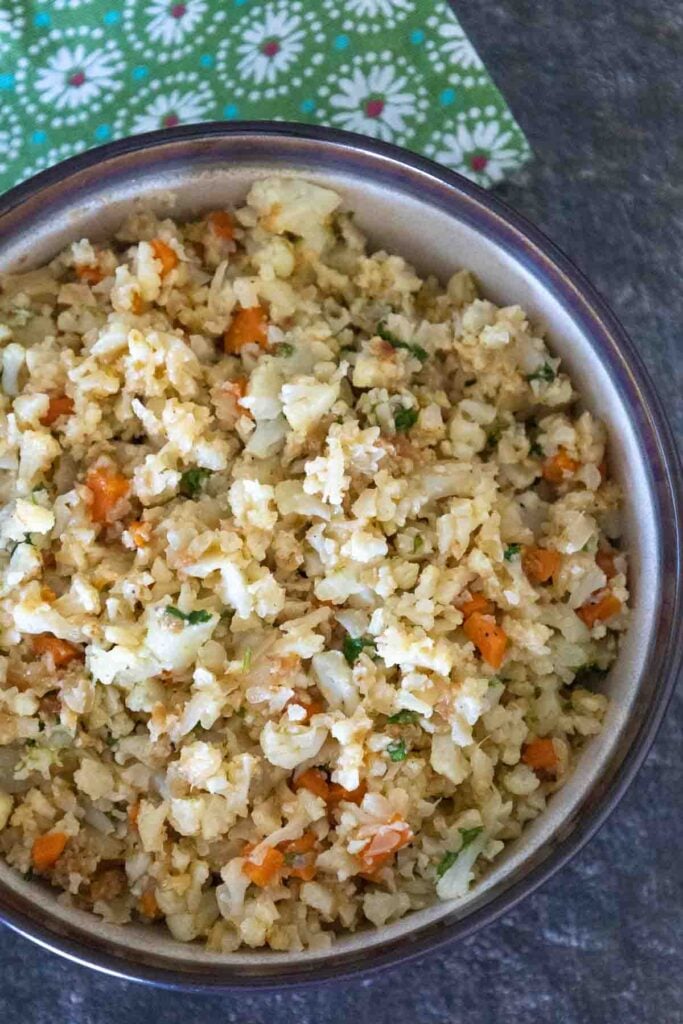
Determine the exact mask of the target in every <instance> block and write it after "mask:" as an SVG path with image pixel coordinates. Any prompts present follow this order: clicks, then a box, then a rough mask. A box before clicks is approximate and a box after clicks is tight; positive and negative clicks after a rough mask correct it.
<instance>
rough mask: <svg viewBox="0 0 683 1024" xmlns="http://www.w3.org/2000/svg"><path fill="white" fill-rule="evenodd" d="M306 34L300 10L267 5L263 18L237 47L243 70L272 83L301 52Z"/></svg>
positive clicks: (249, 29)
mask: <svg viewBox="0 0 683 1024" xmlns="http://www.w3.org/2000/svg"><path fill="white" fill-rule="evenodd" d="M304 35H305V33H304V30H303V28H302V25H301V18H300V17H299V15H298V14H294V13H291V12H290V11H289V10H288V9H287V7H285V6H283V7H273V6H268V7H266V8H265V10H264V17H263V20H262V21H261V22H259V23H257V24H252V25H250V27H249V28H247V29H245V30H244V32H243V35H242V40H243V41H242V42H241V43H239V45H238V46H237V47H236V49H237V54H238V63H237V66H238V69H239V71H240V73H241V74H242V75H243V76H244V77H246V78H249V79H251V80H252V81H253V82H255V83H256V85H262V84H272V83H273V82H275V81H276V79H277V78H278V76H279V75H281V74H282V73H283V72H285V71H287V70H288V69H289V68H290V66H291V65H292V64H293V63H294V61H295V60H296V59H297V57H298V56H299V55H300V54H301V51H302V50H303V45H304Z"/></svg>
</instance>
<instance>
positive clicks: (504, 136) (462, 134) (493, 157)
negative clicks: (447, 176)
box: [427, 121, 519, 186]
mask: <svg viewBox="0 0 683 1024" xmlns="http://www.w3.org/2000/svg"><path fill="white" fill-rule="evenodd" d="M439 134H440V135H441V133H439ZM513 141H514V140H513V134H512V132H511V131H509V130H507V129H505V128H503V127H502V126H501V125H500V123H499V122H498V121H483V122H480V123H479V124H475V125H474V126H473V127H469V128H468V127H467V126H466V125H465V124H459V125H457V126H456V127H455V129H454V130H453V131H452V132H445V133H444V134H443V135H442V136H441V138H440V141H439V142H437V143H436V144H435V145H431V146H429V147H427V152H428V153H429V154H430V155H432V156H433V157H434V159H436V160H438V161H439V162H440V163H442V164H446V165H447V166H449V167H453V168H454V169H455V170H457V171H460V173H461V174H464V175H465V176H466V177H468V178H471V179H472V180H473V181H476V182H477V183H478V184H480V185H484V186H490V185H493V184H495V182H497V181H500V180H501V179H502V178H503V176H504V174H505V172H506V171H507V170H509V169H510V168H512V167H515V166H516V165H517V163H518V161H519V153H518V151H517V150H516V149H515V148H514V145H511V143H513Z"/></svg>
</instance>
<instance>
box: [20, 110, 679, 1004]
mask: <svg viewBox="0 0 683 1024" xmlns="http://www.w3.org/2000/svg"><path fill="white" fill-rule="evenodd" d="M240 137H242V139H243V140H244V139H246V140H252V141H254V142H255V141H256V140H257V139H264V138H265V139H268V140H272V142H273V145H275V144H276V140H280V143H281V144H283V145H284V144H287V145H289V146H290V147H291V146H296V143H297V141H299V142H301V143H305V144H311V143H313V144H317V145H319V146H320V147H321V149H320V153H321V155H324V156H325V158H326V159H328V161H329V162H332V163H335V162H336V163H337V164H341V165H346V164H348V163H350V162H351V163H352V162H353V159H354V158H356V159H358V160H362V159H363V158H365V159H366V160H377V158H379V160H380V161H383V162H384V163H385V166H384V167H383V168H382V177H383V178H386V180H387V182H388V183H390V182H391V180H392V179H394V180H396V181H399V180H400V182H401V185H402V186H403V187H404V188H405V186H406V182H408V183H410V180H411V176H412V177H413V178H414V179H415V185H416V187H417V186H418V185H419V188H421V189H424V183H425V179H424V176H425V175H426V176H427V177H428V178H429V179H430V181H431V182H432V183H433V186H434V189H435V191H440V202H438V203H437V205H440V206H442V207H444V208H447V205H448V204H447V198H444V197H447V196H448V195H449V194H450V197H451V200H453V199H454V198H455V197H457V199H458V201H459V203H460V204H461V206H460V208H459V209H458V215H459V216H464V218H465V219H466V220H468V222H469V223H471V224H472V225H474V226H475V227H478V228H479V230H481V231H483V232H484V233H485V234H487V235H488V236H489V237H492V238H494V239H495V240H496V241H497V242H498V244H499V245H500V246H502V248H503V249H504V250H506V251H507V252H508V253H511V254H512V255H513V256H514V257H515V259H516V260H518V261H519V262H521V263H522V264H524V265H525V266H526V267H528V268H530V269H531V270H532V272H533V274H534V276H535V277H536V278H537V279H539V280H541V281H542V282H543V284H544V285H545V286H546V287H547V288H548V289H549V290H550V291H551V292H552V293H553V294H554V295H555V296H556V297H557V298H558V299H559V300H560V301H561V302H562V304H563V305H564V307H565V308H566V309H568V310H569V311H570V313H571V315H572V316H573V318H574V320H575V321H577V322H579V323H580V324H581V326H582V327H583V329H584V331H585V332H586V333H587V335H588V336H590V337H591V339H592V343H593V347H594V348H595V350H596V351H598V352H599V353H600V355H601V357H602V359H603V362H604V363H605V364H606V365H607V366H608V368H609V370H610V371H611V374H612V376H613V377H614V378H615V380H616V381H617V382H618V384H619V387H620V389H621V391H622V393H623V395H624V400H625V404H626V405H628V406H629V408H630V412H631V415H632V417H633V418H634V419H635V420H636V421H637V426H638V429H639V439H640V442H641V445H642V447H643V450H644V452H645V453H646V455H647V460H648V463H649V467H650V486H651V489H652V493H653V497H654V500H655V502H656V505H657V506H658V509H659V512H660V518H659V538H658V539H659V555H658V557H659V559H660V564H663V561H664V558H665V559H666V565H667V572H666V574H662V587H661V594H660V602H659V612H658V618H657V623H656V627H655V630H654V634H653V644H652V647H653V650H652V654H651V661H650V664H649V665H648V670H650V671H651V672H652V673H653V678H654V683H653V684H652V685H653V687H654V688H653V692H652V694H651V696H650V699H649V701H648V702H647V703H646V704H645V706H640V705H639V706H638V707H637V709H636V711H637V713H638V714H639V715H640V716H641V717H640V718H639V721H638V722H637V724H635V725H634V728H633V730H632V735H631V736H630V742H629V744H628V747H627V749H626V751H625V752H624V753H622V754H621V756H620V757H619V758H617V756H616V752H615V753H614V754H613V756H612V758H611V761H610V765H609V766H608V769H607V770H606V771H605V775H604V777H603V779H602V780H600V782H599V783H598V785H597V787H596V788H597V789H598V790H599V792H598V793H597V795H596V794H595V792H593V793H589V794H587V796H586V797H585V798H584V800H583V801H582V805H581V808H580V812H581V813H580V820H575V821H574V822H572V823H571V828H570V830H569V831H568V832H567V833H566V834H565V835H563V836H562V837H561V838H560V839H559V840H557V841H556V842H554V843H552V844H549V845H551V846H552V852H550V853H548V854H547V855H546V856H545V857H544V858H543V859H542V860H540V861H539V862H537V863H535V864H534V865H533V866H531V867H530V868H529V869H528V871H527V872H526V874H525V875H524V876H523V877H522V878H521V879H520V880H519V881H517V882H513V883H512V884H510V885H509V886H507V887H506V888H505V889H504V890H503V891H502V892H501V893H500V894H499V895H496V896H494V897H493V898H491V899H490V900H489V901H488V902H487V903H486V904H485V905H483V906H481V907H479V908H477V909H474V910H472V911H471V912H470V913H468V914H467V915H466V916H465V917H463V918H462V919H459V920H454V919H452V918H451V919H448V918H446V919H441V920H440V921H437V922H434V923H432V924H430V925H427V926H425V927H423V928H421V929H420V931H419V933H418V934H417V935H416V936H415V937H414V938H412V937H410V936H407V937H402V938H400V939H392V940H389V941H387V942H386V943H385V944H383V945H378V946H376V947H373V948H372V949H369V950H368V951H367V952H366V953H362V952H354V953H345V954H343V955H341V956H339V957H337V958H335V956H334V953H332V955H331V956H330V959H329V960H328V961H324V962H318V963H315V962H309V963H308V965H307V963H306V961H305V960H302V961H301V962H300V963H299V964H298V965H296V966H295V967H294V968H290V967H289V966H287V968H284V967H283V966H282V965H274V969H269V968H268V956H267V954H266V955H264V957H263V960H262V961H261V963H260V965H259V967H258V968H257V969H255V970H257V971H258V973H253V972H252V970H251V969H249V968H247V969H242V968H240V967H238V966H236V965H228V964H225V963H220V962H218V961H217V962H216V963H215V964H211V965H206V964H202V965H192V966H191V967H190V969H186V968H185V967H183V968H179V967H178V968H175V967H166V966H159V964H155V963H154V962H153V961H154V957H151V958H150V962H147V963H143V962H140V961H139V960H137V961H136V959H134V958H135V957H136V956H137V955H138V954H136V953H135V952H134V951H129V952H128V954H126V953H125V952H123V953H121V954H117V953H112V952H111V948H112V947H113V944H112V943H107V942H106V941H105V942H103V943H100V942H97V941H95V942H93V943H92V945H91V944H89V943H88V941H87V940H86V939H85V938H74V937H73V936H72V935H70V934H68V932H69V930H70V926H67V925H64V924H62V923H60V924H59V926H58V927H57V926H53V927H49V926H48V924H47V923H46V920H43V919H42V918H44V915H43V914H42V913H41V912H39V911H37V910H36V909H35V908H33V909H32V905H31V904H30V902H29V901H28V900H26V899H25V898H23V897H17V896H16V895H15V894H13V893H10V892H9V891H7V890H4V889H3V888H2V887H0V921H2V922H3V923H5V924H6V925H8V926H9V927H10V928H11V929H13V930H15V931H16V932H18V933H19V934H21V935H23V936H25V937H26V938H29V939H31V940H32V941H33V942H36V943H37V944H38V945H40V946H42V947H43V948H44V949H48V950H50V951H52V952H55V953H58V954H59V955H61V956H64V957H66V958H67V959H68V960H70V961H72V962H74V963H78V964H81V965H84V966H88V967H92V968H95V969H96V970H99V971H101V972H103V973H105V974H109V975H112V976H115V977H118V978H123V979H127V980H134V981H140V982H145V983H148V984H153V985H157V986H162V987H165V988H169V989H174V990H181V991H200V992H232V991H240V990H242V991H244V990H245V989H246V990H261V991H264V990H266V991H267V990H271V991H272V990H281V989H283V988H291V987H297V986H302V985H315V984H321V983H324V982H330V981H335V980H340V979H343V978H347V977H350V976H355V977H358V976H360V975H365V976H367V975H368V974H370V973H374V972H377V971H379V970H381V969H383V968H385V967H388V966H390V965H393V966H397V965H399V964H403V963H407V962H408V961H411V960H414V959H416V958H418V957H422V956H424V955H425V954H426V953H428V952H432V951H434V950H436V949H439V948H442V947H444V946H451V945H453V944H454V943H455V942H456V941H458V940H462V939H464V938H466V937H467V936H469V935H472V934H473V933H474V932H475V931H477V930H478V929H479V928H482V927H484V926H485V925H487V924H490V923H491V922H493V921H494V920H496V919H497V918H498V917H500V916H501V915H502V914H504V913H507V912H508V911H510V910H512V909H513V908H514V907H515V906H516V905H517V904H518V903H519V902H520V901H521V900H522V899H524V898H525V897H526V896H528V895H529V894H530V893H532V892H534V891H535V890H536V889H537V888H538V887H539V886H541V885H542V884H543V883H544V882H545V881H547V880H548V879H549V878H550V877H551V876H552V875H554V874H555V872H557V871H558V870H559V869H560V868H561V867H562V866H563V865H565V864H566V863H567V862H568V861H569V860H570V859H571V858H572V857H574V856H575V855H576V854H577V853H578V852H579V850H581V849H582V847H583V846H584V845H585V844H586V843H587V842H588V841H589V839H590V838H591V837H592V836H593V835H594V834H595V833H596V832H597V830H598V829H599V828H600V827H601V826H602V825H603V823H604V822H605V820H606V818H607V817H608V815H609V814H610V813H611V812H612V811H613V810H614V808H615V807H616V805H617V803H618V802H619V801H620V800H621V798H622V797H623V795H624V793H625V792H626V790H627V788H628V786H629V785H630V784H631V782H632V781H633V778H634V777H635V775H636V773H637V771H638V769H639V768H640V766H641V765H642V763H643V760H644V759H645V757H646V755H647V753H648V750H649V748H650V746H651V744H652V742H653V740H654V738H655V735H656V732H657V730H658V728H659V726H660V724H661V721H662V718H663V716H664V713H665V711H666V707H667V704H668V702H669V700H670V698H671V695H672V693H673V690H674V686H675V682H676V678H677V676H678V673H679V670H680V666H681V660H682V658H683V644H682V643H681V639H682V634H681V629H680V628H679V626H678V623H679V622H680V612H681V577H682V568H683V561H682V548H683V544H682V540H683V535H682V531H681V507H682V506H683V485H682V475H681V466H680V461H679V457H678V453H677V450H676V446H675V443H674V439H673V434H672V432H671V429H670V427H669V425H668V423H667V420H666V416H665V414H664V411H663V408H662V405H661V402H660V400H659V398H658V396H657V393H656V391H655V388H654V386H653V384H652V381H651V380H650V378H649V375H648V374H647V372H646V370H645V368H644V366H643V364H642V361H641V359H640V356H639V355H638V353H637V351H636V349H635V347H634V345H633V344H632V342H631V341H630V340H629V338H628V337H627V335H626V333H625V331H624V329H623V328H622V326H621V325H620V323H619V322H618V320H617V319H616V317H615V316H614V314H613V313H612V312H611V311H610V310H609V308H608V307H607V305H606V303H605V302H604V300H603V299H602V298H601V297H600V296H599V295H598V293H597V292H596V291H595V289H594V288H593V287H592V285H591V284H590V283H589V282H588V281H587V280H586V278H585V277H584V276H583V274H582V273H581V272H580V271H579V270H578V269H577V268H576V267H575V266H574V264H573V263H572V262H571V261H570V260H569V258H568V257H567V256H566V255H565V254H564V253H563V252H562V251H561V250H560V249H558V248H557V246H555V245H554V244H553V243H552V242H551V241H550V240H549V239H548V238H546V236H545V235H544V234H543V233H542V232H541V231H539V229H538V228H536V227H534V226H533V225H532V224H531V223H529V222H528V221H527V220H526V219H525V218H524V217H522V216H521V215H520V214H518V213H516V212H515V211H514V210H512V209H511V208H510V207H508V206H507V205H506V204H505V203H503V202H502V201H501V200H500V199H499V198H497V197H496V196H493V195H491V194H490V193H488V192H485V191H484V190H483V189H481V188H479V186H477V185H475V184H473V183H472V182H471V181H469V180H468V179H466V178H464V177H462V176H461V175H459V174H457V173H455V172H453V171H449V170H447V169H445V168H444V167H441V166H439V165H438V164H435V163H433V162H432V161H430V160H427V159H425V158H424V157H420V156H417V155H415V154H414V153H411V152H408V151H407V150H404V149H401V148H399V147H397V146H393V145H390V144H388V143H383V142H378V141H376V140H373V139H370V138H367V137H365V136H361V135H356V134H354V133H350V132H343V131H338V130H336V129H330V128H322V127H317V126H311V125H300V124H290V123H288V122H284V121H282V122H280V121H274V122H273V121H271V122H268V121H251V122H247V121H244V122H239V121H235V122H229V123H223V122H217V123H208V124H199V125H189V126H182V127H176V128H172V129H165V130H162V131H156V132H150V133H147V134H145V135H139V136H134V137H131V138H127V139H122V140H120V141H117V142H112V143H109V144H107V145H105V146H101V147H98V148H96V149H92V150H89V151H87V152H85V153H83V154H80V155H78V156H75V157H72V158H71V159H69V160H65V161H63V162H62V163H60V164H58V165H56V166H55V167H52V168H50V169H48V170H46V171H43V172H42V173H40V174H38V175H36V176H35V177H33V178H31V179H29V180H28V181H26V182H24V183H22V184H20V185H18V186H16V187H15V188H13V189H12V190H10V191H9V192H8V193H6V194H5V195H4V196H2V197H0V232H1V231H2V220H3V218H8V217H9V218H10V219H15V218H16V216H17V215H18V216H21V213H22V211H21V210H20V209H19V208H20V207H22V206H24V205H25V204H27V207H29V208H30V207H31V201H32V200H35V198H36V197H37V196H39V194H40V193H41V192H42V191H43V190H44V189H45V188H48V187H51V186H58V185H62V186H64V187H65V188H66V189H67V190H68V183H69V180H70V179H72V178H74V176H77V175H78V174H79V173H80V172H83V171H85V170H87V169H90V168H92V167H93V166H96V165H98V166H104V165H106V163H107V161H109V160H110V159H112V158H116V157H118V156H122V155H125V154H128V153H140V152H144V151H147V150H156V149H159V148H163V147H164V146H166V145H171V144H174V143H180V142H186V143H202V142H211V141H215V140H231V141H232V142H235V141H236V140H238V139H239V138H240ZM376 174H378V175H379V171H378V170H377V171H376ZM418 178H420V181H419V182H418V181H417V179H418ZM664 553H665V555H664ZM634 714H635V712H634ZM615 762H618V763H616V765H615ZM74 930H75V929H74ZM78 934H80V933H78ZM122 948H123V947H122ZM159 959H161V958H159ZM167 962H168V961H167Z"/></svg>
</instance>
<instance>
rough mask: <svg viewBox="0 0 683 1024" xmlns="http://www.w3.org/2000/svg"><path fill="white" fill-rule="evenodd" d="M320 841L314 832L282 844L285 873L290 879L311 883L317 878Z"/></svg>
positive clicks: (305, 833)
mask: <svg viewBox="0 0 683 1024" xmlns="http://www.w3.org/2000/svg"><path fill="white" fill-rule="evenodd" d="M317 845H318V840H317V838H316V836H315V833H313V832H304V834H303V835H302V836H299V838H298V839H292V840H290V842H287V843H282V844H281V846H280V849H281V850H282V853H283V854H284V863H285V867H284V872H285V874H286V875H287V876H288V877H290V878H300V879H301V880H302V881H303V882H310V881H311V880H312V879H313V878H315V861H316V857H317V851H316V847H317Z"/></svg>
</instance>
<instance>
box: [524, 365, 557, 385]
mask: <svg viewBox="0 0 683 1024" xmlns="http://www.w3.org/2000/svg"><path fill="white" fill-rule="evenodd" d="M556 377H557V374H556V373H555V371H554V370H553V368H552V366H551V365H550V363H543V366H539V368H538V369H537V370H534V372H533V373H529V374H527V378H526V379H527V380H528V381H529V383H531V381H532V380H542V381H544V382H545V383H546V384H550V383H552V381H554V380H555V378H556Z"/></svg>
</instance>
